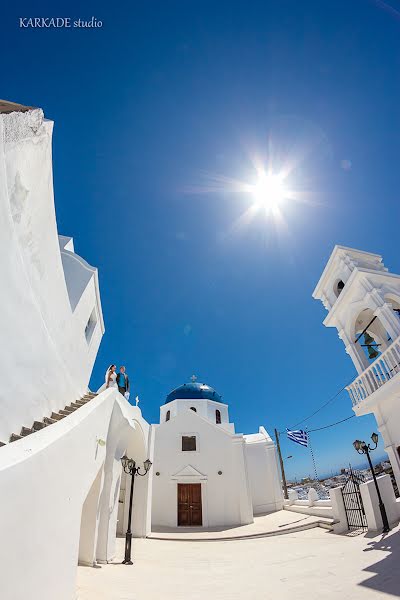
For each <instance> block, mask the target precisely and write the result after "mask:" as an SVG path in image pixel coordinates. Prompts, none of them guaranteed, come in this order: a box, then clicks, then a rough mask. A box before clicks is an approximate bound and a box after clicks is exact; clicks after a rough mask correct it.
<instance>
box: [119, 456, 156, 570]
mask: <svg viewBox="0 0 400 600" xmlns="http://www.w3.org/2000/svg"><path fill="white" fill-rule="evenodd" d="M121 463H122V467H123V469H124V471H125V473H126V474H127V475H130V476H131V495H130V499H129V517H128V529H127V530H126V534H125V558H124V560H123V561H122V564H123V565H133V562H132V560H131V551H132V531H131V521H132V502H133V487H134V485H135V475H140V476H141V477H144V476H145V475H147V473H148V472H149V470H150V467H151V464H152V463H151V461H150V460H149V459H147V460H145V461H144V464H143V466H144V473H141V472H140V467H137V466H136V463H135V461H134V460H133V458H128V457H127V456H126V455H125V456H123V457H122V458H121Z"/></svg>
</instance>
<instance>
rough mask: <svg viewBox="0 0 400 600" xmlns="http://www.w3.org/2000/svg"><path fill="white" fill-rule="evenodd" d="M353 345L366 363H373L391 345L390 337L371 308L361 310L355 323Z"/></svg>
mask: <svg viewBox="0 0 400 600" xmlns="http://www.w3.org/2000/svg"><path fill="white" fill-rule="evenodd" d="M354 334H355V340H354V343H355V344H356V347H357V349H358V351H359V353H360V355H361V357H362V358H363V359H364V362H366V365H368V364H369V363H371V362H373V361H374V360H375V359H376V358H378V356H379V355H380V354H382V352H384V351H385V350H386V348H388V346H389V344H390V343H391V341H392V340H391V337H390V335H389V333H388V332H387V331H386V329H385V327H384V326H383V324H382V322H381V321H380V320H379V318H378V317H377V316H375V315H374V313H373V310H372V309H371V308H365V309H364V310H362V311H361V312H360V313H359V315H358V317H357V319H356V322H355V332H354Z"/></svg>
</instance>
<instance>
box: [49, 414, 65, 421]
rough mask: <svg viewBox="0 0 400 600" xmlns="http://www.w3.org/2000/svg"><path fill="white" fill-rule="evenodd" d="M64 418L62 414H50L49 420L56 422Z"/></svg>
mask: <svg viewBox="0 0 400 600" xmlns="http://www.w3.org/2000/svg"><path fill="white" fill-rule="evenodd" d="M64 417H65V415H63V414H62V413H59V412H52V413H51V418H52V419H55V420H56V421H61V419H63V418H64Z"/></svg>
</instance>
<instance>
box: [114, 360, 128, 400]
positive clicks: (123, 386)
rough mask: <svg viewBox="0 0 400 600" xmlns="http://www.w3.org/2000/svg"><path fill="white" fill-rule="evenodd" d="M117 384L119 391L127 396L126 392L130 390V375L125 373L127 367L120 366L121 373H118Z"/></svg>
mask: <svg viewBox="0 0 400 600" xmlns="http://www.w3.org/2000/svg"><path fill="white" fill-rule="evenodd" d="M117 386H118V390H119V393H120V394H122V395H123V396H125V394H126V392H129V377H128V375H127V374H126V373H125V367H120V368H119V373H118V375H117Z"/></svg>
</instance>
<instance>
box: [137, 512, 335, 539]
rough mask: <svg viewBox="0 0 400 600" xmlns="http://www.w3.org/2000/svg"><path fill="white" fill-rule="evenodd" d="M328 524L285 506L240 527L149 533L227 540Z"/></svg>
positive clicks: (158, 536) (165, 529)
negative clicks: (284, 508)
mask: <svg viewBox="0 0 400 600" xmlns="http://www.w3.org/2000/svg"><path fill="white" fill-rule="evenodd" d="M318 523H321V524H324V523H326V524H330V523H333V519H326V518H323V517H313V516H310V515H304V514H300V513H296V512H292V511H289V510H279V511H277V512H273V513H269V514H267V515H262V516H257V517H254V523H251V524H250V525H242V526H241V527H237V526H236V527H214V528H210V529H205V528H203V527H174V528H171V527H160V528H158V529H157V530H154V531H153V532H152V533H151V534H150V536H149V537H150V538H152V539H160V540H181V541H182V540H185V541H188V540H199V541H201V540H204V541H206V540H229V539H235V538H236V539H240V538H247V537H255V536H257V537H265V536H267V535H280V534H283V533H288V532H289V531H297V530H299V529H308V528H312V527H316V526H318V525H317V524H318Z"/></svg>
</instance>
